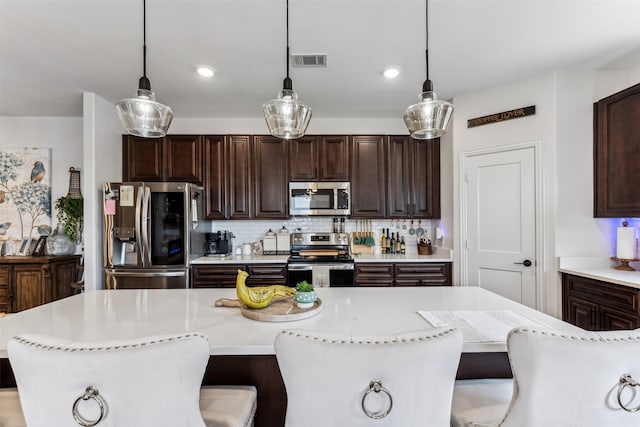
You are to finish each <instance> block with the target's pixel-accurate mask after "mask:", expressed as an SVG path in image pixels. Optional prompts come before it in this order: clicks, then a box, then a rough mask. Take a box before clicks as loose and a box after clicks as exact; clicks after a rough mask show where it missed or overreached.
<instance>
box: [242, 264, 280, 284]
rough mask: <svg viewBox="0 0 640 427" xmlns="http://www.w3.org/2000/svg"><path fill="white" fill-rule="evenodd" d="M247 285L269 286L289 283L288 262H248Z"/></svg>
mask: <svg viewBox="0 0 640 427" xmlns="http://www.w3.org/2000/svg"><path fill="white" fill-rule="evenodd" d="M247 273H249V277H247V282H246V283H247V285H249V286H269V285H286V284H287V264H284V263H282V264H280V263H276V264H271V263H269V264H247Z"/></svg>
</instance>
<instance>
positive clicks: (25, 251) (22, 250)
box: [16, 237, 31, 256]
mask: <svg viewBox="0 0 640 427" xmlns="http://www.w3.org/2000/svg"><path fill="white" fill-rule="evenodd" d="M16 255H18V256H28V255H31V237H27V238H26V239H22V243H20V246H19V247H18V252H16Z"/></svg>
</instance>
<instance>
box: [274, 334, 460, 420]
mask: <svg viewBox="0 0 640 427" xmlns="http://www.w3.org/2000/svg"><path fill="white" fill-rule="evenodd" d="M275 350H276V356H277V359H278V365H279V366H280V371H281V372H282V378H283V380H284V384H285V387H286V390H287V412H286V421H285V426H286V427H328V426H349V427H360V426H385V427H387V426H393V427H400V426H402V427H412V426H429V427H445V426H448V425H449V416H450V409H451V394H452V391H453V383H454V380H455V376H456V372H457V368H458V363H459V361H460V352H461V350H462V334H461V333H460V332H459V331H456V330H455V329H452V328H435V329H425V330H422V331H415V332H405V333H399V334H396V335H390V336H349V335H340V334H329V333H320V332H310V331H303V330H291V331H282V332H281V333H279V334H278V335H277V336H276V339H275ZM387 412H388V413H387Z"/></svg>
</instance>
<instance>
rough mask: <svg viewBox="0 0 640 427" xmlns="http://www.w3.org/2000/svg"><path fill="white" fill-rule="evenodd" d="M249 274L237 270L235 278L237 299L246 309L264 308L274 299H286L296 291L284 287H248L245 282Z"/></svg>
mask: <svg viewBox="0 0 640 427" xmlns="http://www.w3.org/2000/svg"><path fill="white" fill-rule="evenodd" d="M247 277H249V273H247V272H246V271H243V270H238V276H237V277H236V293H237V294H238V299H239V300H240V301H242V303H243V304H244V305H246V306H247V307H248V308H265V307H266V306H268V305H269V304H271V300H272V299H273V298H274V297H287V296H291V295H294V294H295V293H296V290H295V289H294V288H290V287H289V286H284V285H272V286H256V287H248V286H247V285H246V284H245V281H246V280H247Z"/></svg>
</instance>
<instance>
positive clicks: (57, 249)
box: [47, 223, 76, 256]
mask: <svg viewBox="0 0 640 427" xmlns="http://www.w3.org/2000/svg"><path fill="white" fill-rule="evenodd" d="M75 250H76V245H75V244H74V243H73V242H72V241H71V239H70V238H69V236H67V235H66V233H65V232H64V224H62V223H58V225H57V226H56V231H54V232H53V234H52V235H51V236H49V237H48V238H47V254H49V255H54V256H56V255H71V254H73V253H74V252H75Z"/></svg>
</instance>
